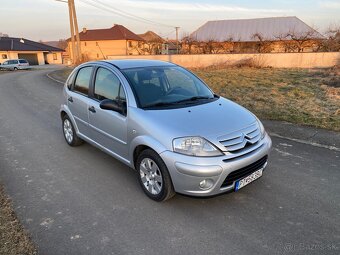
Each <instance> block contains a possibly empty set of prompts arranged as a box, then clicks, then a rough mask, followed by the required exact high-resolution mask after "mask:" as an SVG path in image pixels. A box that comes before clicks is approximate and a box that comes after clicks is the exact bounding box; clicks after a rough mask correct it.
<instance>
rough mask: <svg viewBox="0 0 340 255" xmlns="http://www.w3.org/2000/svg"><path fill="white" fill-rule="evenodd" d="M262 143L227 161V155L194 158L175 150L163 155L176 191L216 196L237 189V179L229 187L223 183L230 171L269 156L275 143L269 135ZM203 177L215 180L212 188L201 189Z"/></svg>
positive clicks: (192, 194) (211, 180) (210, 180)
mask: <svg viewBox="0 0 340 255" xmlns="http://www.w3.org/2000/svg"><path fill="white" fill-rule="evenodd" d="M261 143H262V145H261V146H260V147H259V148H258V149H256V150H254V151H252V152H250V153H247V154H245V155H242V156H239V157H237V158H234V159H228V160H226V159H227V158H228V157H227V156H226V155H223V156H218V157H192V156H186V155H183V154H179V153H175V152H172V151H165V152H162V153H161V154H160V156H161V157H162V159H163V161H164V162H165V164H166V165H167V167H168V170H169V173H170V175H171V179H172V183H173V186H174V189H175V191H176V192H178V193H181V194H186V195H191V196H202V197H203V196H213V195H217V194H220V193H224V192H227V191H231V190H233V189H234V186H235V182H233V184H231V185H229V186H225V185H222V184H223V182H224V180H225V179H226V177H227V176H228V175H229V173H231V172H233V171H235V170H238V169H240V168H243V167H246V166H248V165H250V164H252V163H254V162H255V161H257V160H259V159H261V158H263V157H264V156H266V155H268V153H269V151H270V148H271V145H272V141H271V139H270V137H269V136H268V135H267V134H266V135H265V137H264V138H263V139H262V140H261ZM223 160H224V161H223ZM265 166H266V164H265V165H264V167H265ZM203 180H209V182H212V183H213V185H212V187H211V188H209V189H202V188H200V186H199V184H200V182H201V181H203ZM222 186H223V187H222Z"/></svg>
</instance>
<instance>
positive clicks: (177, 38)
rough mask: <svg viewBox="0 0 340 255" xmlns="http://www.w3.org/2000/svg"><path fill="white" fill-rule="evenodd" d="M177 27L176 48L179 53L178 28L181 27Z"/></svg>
mask: <svg viewBox="0 0 340 255" xmlns="http://www.w3.org/2000/svg"><path fill="white" fill-rule="evenodd" d="M175 29H176V49H177V54H178V29H179V27H175Z"/></svg>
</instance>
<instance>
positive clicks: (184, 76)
mask: <svg viewBox="0 0 340 255" xmlns="http://www.w3.org/2000/svg"><path fill="white" fill-rule="evenodd" d="M121 71H122V73H123V74H124V75H125V77H126V78H127V79H128V80H129V82H130V85H131V87H132V89H133V90H134V93H135V96H136V98H137V102H138V104H139V106H140V107H142V108H145V107H153V106H154V105H156V107H157V105H158V106H160V107H168V106H169V105H175V104H177V106H176V107H181V106H179V105H180V104H179V103H182V104H181V105H183V106H185V104H193V103H194V104H200V103H205V102H208V101H211V100H215V97H214V95H213V93H212V91H211V90H210V89H209V88H208V87H207V86H206V85H205V84H204V83H203V82H202V81H201V80H200V79H198V78H197V77H196V76H195V75H193V74H192V73H190V72H189V71H187V70H185V69H184V68H181V67H177V66H176V67H162V66H159V67H143V68H135V69H134V68H131V69H130V68H129V69H125V70H124V69H123V70H121Z"/></svg>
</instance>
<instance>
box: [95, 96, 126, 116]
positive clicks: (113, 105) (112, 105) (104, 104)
mask: <svg viewBox="0 0 340 255" xmlns="http://www.w3.org/2000/svg"><path fill="white" fill-rule="evenodd" d="M99 107H100V108H101V109H103V110H111V111H114V112H118V113H120V114H122V115H126V103H125V102H122V103H121V102H119V101H117V100H111V99H104V100H103V101H101V102H100V104H99Z"/></svg>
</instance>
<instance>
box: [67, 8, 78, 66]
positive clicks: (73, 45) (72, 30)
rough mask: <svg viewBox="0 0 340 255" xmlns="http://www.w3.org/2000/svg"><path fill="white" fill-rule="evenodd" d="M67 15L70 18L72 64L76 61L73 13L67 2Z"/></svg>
mask: <svg viewBox="0 0 340 255" xmlns="http://www.w3.org/2000/svg"><path fill="white" fill-rule="evenodd" d="M67 3H68V13H69V16H70V30H71V45H72V64H74V62H76V59H77V55H78V54H77V52H76V47H75V42H74V26H73V12H72V5H71V1H68V2H67Z"/></svg>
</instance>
